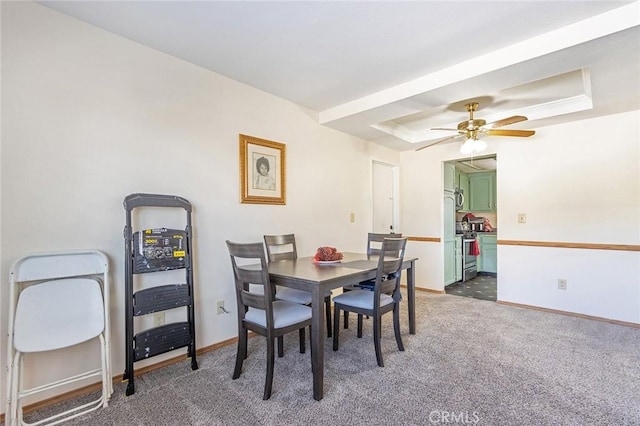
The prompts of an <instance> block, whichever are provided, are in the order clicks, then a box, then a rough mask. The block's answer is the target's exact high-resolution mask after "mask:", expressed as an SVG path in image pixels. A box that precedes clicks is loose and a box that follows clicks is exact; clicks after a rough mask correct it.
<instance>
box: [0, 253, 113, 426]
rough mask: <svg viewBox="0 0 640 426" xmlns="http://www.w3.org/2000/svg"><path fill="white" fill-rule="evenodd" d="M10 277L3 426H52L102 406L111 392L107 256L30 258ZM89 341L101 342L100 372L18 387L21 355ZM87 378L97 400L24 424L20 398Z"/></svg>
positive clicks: (21, 380)
mask: <svg viewBox="0 0 640 426" xmlns="http://www.w3.org/2000/svg"><path fill="white" fill-rule="evenodd" d="M9 278H10V279H9V285H10V289H9V295H10V300H9V326H8V344H7V348H8V356H7V363H8V368H7V389H8V392H7V396H8V397H7V405H6V411H5V422H6V425H11V426H14V425H29V424H33V425H40V424H48V425H53V424H58V423H61V422H64V421H67V420H70V419H73V418H75V417H78V416H80V415H83V414H86V413H89V412H91V411H94V410H97V409H98V408H100V407H106V406H107V404H108V401H109V398H110V396H111V394H112V393H113V383H112V381H111V377H112V376H111V363H110V350H109V348H110V345H109V342H110V332H109V263H108V260H107V257H106V256H105V255H104V254H103V253H102V252H100V251H97V250H82V251H80V250H78V251H70V252H58V253H43V254H34V255H29V256H25V257H23V258H20V259H18V260H17V261H16V262H15V263H14V264H13V265H12V266H11V271H10V277H9ZM94 338H98V339H99V344H100V358H101V359H100V367H99V368H95V369H92V370H88V371H84V372H80V373H77V374H74V375H72V376H69V377H67V378H64V379H61V380H56V381H53V382H49V383H45V384H39V385H37V386H31V387H29V388H28V389H23V387H24V381H25V380H24V375H25V374H24V373H25V367H24V363H23V358H24V356H23V355H24V354H26V353H35V352H47V351H53V350H57V349H62V348H68V347H70V346H75V345H78V344H80V343H83V342H87V341H89V340H93V339H94ZM92 377H99V378H100V381H101V383H102V392H101V395H100V397H99V398H98V399H96V400H93V401H91V402H88V403H86V404H82V405H79V406H76V407H74V408H71V409H69V410H66V411H63V412H60V413H57V414H54V415H52V416H50V417H47V418H46V419H41V420H39V421H37V422H34V423H27V422H25V421H24V419H23V407H22V405H23V401H22V400H23V399H24V398H26V397H29V396H33V395H36V394H39V393H42V392H45V391H50V390H51V389H55V388H59V387H62V386H66V385H69V384H71V383H75V382H79V381H81V380H86V379H90V378H92ZM29 379H30V381H33V380H34V378H33V377H29Z"/></svg>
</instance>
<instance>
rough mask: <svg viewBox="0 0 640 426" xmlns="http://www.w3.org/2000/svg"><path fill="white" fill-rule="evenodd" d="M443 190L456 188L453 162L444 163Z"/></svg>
mask: <svg viewBox="0 0 640 426" xmlns="http://www.w3.org/2000/svg"><path fill="white" fill-rule="evenodd" d="M444 190H445V191H455V190H456V166H455V164H453V163H444ZM454 206H455V205H454Z"/></svg>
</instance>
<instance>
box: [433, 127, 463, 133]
mask: <svg viewBox="0 0 640 426" xmlns="http://www.w3.org/2000/svg"><path fill="white" fill-rule="evenodd" d="M429 130H449V131H451V132H457V131H458V129H447V128H445V127H433V128H431V129H429Z"/></svg>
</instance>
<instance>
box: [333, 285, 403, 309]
mask: <svg viewBox="0 0 640 426" xmlns="http://www.w3.org/2000/svg"><path fill="white" fill-rule="evenodd" d="M374 294H375V293H374V292H373V291H369V290H354V291H348V292H346V293H342V294H341V295H339V296H336V297H334V298H333V303H339V304H341V305H345V306H353V307H355V308H361V309H373V296H374ZM391 303H393V297H391V296H389V295H388V294H381V295H380V306H386V305H389V304H391Z"/></svg>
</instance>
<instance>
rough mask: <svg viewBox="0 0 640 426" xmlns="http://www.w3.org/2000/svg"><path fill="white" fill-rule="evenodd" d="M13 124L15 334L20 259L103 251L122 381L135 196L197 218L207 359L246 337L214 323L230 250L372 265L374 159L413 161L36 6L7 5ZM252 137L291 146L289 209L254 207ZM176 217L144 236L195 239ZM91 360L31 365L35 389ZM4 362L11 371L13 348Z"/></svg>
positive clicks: (8, 194) (7, 156)
mask: <svg viewBox="0 0 640 426" xmlns="http://www.w3.org/2000/svg"><path fill="white" fill-rule="evenodd" d="M2 124H3V126H2V163H1V165H2V171H1V178H2V188H1V189H2V227H1V230H2V244H1V250H2V271H1V277H0V278H1V279H2V286H0V288H1V293H0V294H1V296H2V298H1V300H2V305H1V306H2V333H1V334H2V335H3V336H6V327H7V325H6V316H7V312H8V310H7V306H8V305H7V280H6V277H8V271H9V267H10V264H11V263H12V262H13V261H15V260H16V259H18V258H19V257H21V256H24V255H26V254H28V253H33V252H43V251H52V250H56V251H57V250H65V249H76V248H96V249H99V250H102V251H104V252H105V253H106V254H107V255H108V256H109V258H110V261H111V268H112V274H111V278H112V291H111V302H112V310H111V324H112V342H111V344H112V359H113V365H114V369H113V373H114V374H121V373H122V372H123V369H124V343H125V342H124V309H123V304H124V297H125V296H124V292H123V289H124V281H123V280H124V271H123V256H124V253H123V252H124V249H123V247H124V240H123V233H122V232H123V227H124V221H125V211H124V208H123V206H122V201H123V199H124V197H125V196H126V195H128V194H131V193H137V192H147V193H162V194H176V195H180V196H182V197H185V198H187V199H188V200H189V201H190V202H191V203H192V204H193V206H194V211H193V226H194V235H195V238H194V275H195V298H196V321H197V333H196V334H197V345H198V347H204V346H207V345H211V344H214V343H216V342H220V341H223V340H225V339H228V338H231V337H234V336H235V335H236V317H235V315H216V314H215V302H216V300H218V299H224V300H225V301H226V305H227V307H232V306H235V296H234V293H233V282H232V273H231V268H230V264H229V257H228V253H227V250H226V246H225V243H224V242H225V240H226V239H230V240H235V241H246V242H248V241H261V239H262V235H263V234H265V233H274V234H275V233H284V232H295V233H296V236H297V240H298V243H299V252H300V254H301V255H311V254H313V253H314V252H315V249H316V248H317V247H318V246H321V245H332V246H335V247H337V248H338V249H339V250H341V251H349V250H351V251H361V250H362V249H363V247H364V244H365V240H363V238H365V237H363V236H364V235H366V232H368V231H369V229H370V220H371V213H370V205H371V203H370V192H371V191H370V177H371V161H372V159H374V158H375V159H378V160H381V161H385V162H388V163H393V164H397V163H398V162H399V155H398V154H397V153H396V152H394V151H391V150H388V149H384V148H381V147H378V146H376V145H374V144H371V143H369V142H366V141H364V140H361V139H357V138H354V137H351V136H347V135H345V134H343V133H340V132H337V131H335V130H332V129H328V128H326V127H322V126H320V125H318V124H317V122H316V120H315V117H313V115H312V114H311V113H310V112H309V111H305V110H303V109H302V108H300V107H299V106H297V105H294V104H291V103H289V102H286V101H283V100H281V99H279V98H275V97H273V96H271V95H269V94H266V93H263V92H260V91H257V90H255V89H253V88H251V87H248V86H246V85H243V84H240V83H238V82H235V81H232V80H229V79H227V78H225V77H222V76H220V75H217V74H214V73H211V72H209V71H206V70H204V69H202V68H199V67H197V66H194V65H191V64H188V63H186V62H183V61H180V60H178V59H175V58H173V57H170V56H167V55H165V54H163V53H161V52H158V51H155V50H152V49H149V48H146V47H144V46H142V45H140V44H137V43H133V42H130V41H128V40H126V39H123V38H121V37H119V36H116V35H113V34H111V33H108V32H105V31H103V30H100V29H98V28H96V27H92V26H89V25H86V24H84V23H82V22H80V21H77V20H75V19H72V18H69V17H66V16H64V15H62V14H59V13H57V12H54V11H51V10H49V9H47V8H44V7H41V6H39V5H37V4H34V3H26V2H10V3H7V2H3V3H2ZM240 133H243V134H247V135H252V136H256V137H259V138H264V139H269V140H274V141H277V142H281V143H285V144H286V156H287V162H286V168H287V194H286V195H287V204H286V206H268V205H248V204H241V203H240V195H239V170H238V168H239V167H238V166H239V154H238V134H240ZM351 212H353V213H355V217H356V221H355V223H350V221H349V219H350V213H351ZM165 213H166V212H162V213H161V212H156V211H153V212H151V213H149V214H146V213H145V214H143V215H142V216H140V217H143V219H139V218H140V217H139V218H138V219H134V220H135V221H136V222H135V225H137V226H140V227H144V228H147V227H148V228H151V227H160V226H167V227H176V226H178V227H180V226H181V227H184V214H183V213H182V212H181V211H178V213H177V214H176V216H175V217H167V216H165ZM170 222H171V223H170ZM138 229H140V228H138ZM84 351H85V349H81V350H78V351H76V352H75V353H74V355H73V356H71V357H70V358H67V357H66V356H53V357H51V356H49V357H47V368H44V369H38V368H36V367H35V366H33V367H32V369H31V370H30V371H33V372H34V373H33V374H32V375H31V377H29V378H28V380H31V381H33V380H34V378H35V377H44V376H50V375H54V374H58V372H59V373H60V374H61V373H65V372H66V370H68V368H67V367H66V365H74V364H76V365H77V364H83V363H84V360H83V358H84ZM182 353H184V352H182ZM1 355H2V365H3V366H4V365H6V359H5V356H6V340H5V339H4V338H3V339H2V351H1ZM176 355H179V353H177V352H172V353H170V354H166V355H164V356H159V357H156V358H153V359H151V360H149V361H144V362H140V363H136V368H139V367H142V366H144V365H146V364H148V363H152V362H158V361H160V360H162V359H164V358H167V357H173V356H176ZM185 368H188V367H187V366H185ZM4 380H5V369H4V368H2V383H3V384H4V383H5V381H4ZM0 388H1V389H2V391H1V393H2V394H4V392H5V388H4V385H2V386H0ZM0 400H2V401H4V398H0ZM2 410H3V411H4V406H3V407H2Z"/></svg>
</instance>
